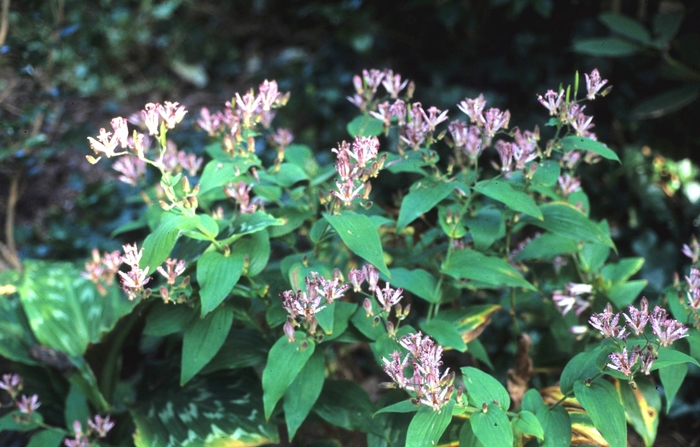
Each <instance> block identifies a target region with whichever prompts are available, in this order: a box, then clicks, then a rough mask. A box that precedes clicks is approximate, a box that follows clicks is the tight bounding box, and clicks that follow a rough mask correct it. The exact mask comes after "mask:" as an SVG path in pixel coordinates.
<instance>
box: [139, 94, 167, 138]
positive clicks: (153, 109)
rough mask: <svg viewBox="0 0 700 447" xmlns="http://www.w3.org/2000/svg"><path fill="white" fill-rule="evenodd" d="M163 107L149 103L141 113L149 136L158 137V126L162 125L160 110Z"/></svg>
mask: <svg viewBox="0 0 700 447" xmlns="http://www.w3.org/2000/svg"><path fill="white" fill-rule="evenodd" d="M161 108H162V106H161V105H160V104H154V103H152V102H149V103H148V104H146V106H145V107H144V109H143V110H142V111H141V116H142V118H143V123H144V124H145V125H146V128H147V129H148V134H149V135H155V136H158V132H159V129H158V126H159V125H160V113H159V111H160V109H161Z"/></svg>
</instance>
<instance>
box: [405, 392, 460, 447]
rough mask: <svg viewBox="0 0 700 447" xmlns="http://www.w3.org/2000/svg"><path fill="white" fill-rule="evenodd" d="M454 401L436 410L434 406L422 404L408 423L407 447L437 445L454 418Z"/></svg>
mask: <svg viewBox="0 0 700 447" xmlns="http://www.w3.org/2000/svg"><path fill="white" fill-rule="evenodd" d="M453 406H454V401H450V402H449V403H448V404H447V405H445V406H444V407H443V408H441V409H440V411H435V410H433V409H432V408H430V407H428V406H425V405H421V406H420V408H419V409H418V412H417V413H416V414H415V416H413V419H411V423H410V424H408V433H406V447H425V446H432V445H437V443H438V441H439V440H440V436H442V434H443V433H444V432H445V429H447V426H448V425H449V424H450V421H451V420H452V407H453Z"/></svg>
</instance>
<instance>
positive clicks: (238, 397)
mask: <svg viewBox="0 0 700 447" xmlns="http://www.w3.org/2000/svg"><path fill="white" fill-rule="evenodd" d="M149 372H150V373H151V374H152V376H153V379H151V380H154V382H153V384H152V387H146V386H144V389H154V391H153V392H152V393H149V394H147V395H145V396H142V397H140V398H139V400H138V404H137V405H136V406H135V407H134V408H133V409H132V410H131V416H132V418H133V421H134V424H135V425H136V432H135V433H134V444H135V445H136V446H137V447H179V446H184V445H193V446H194V445H197V446H204V447H218V446H222V445H235V446H240V447H253V446H260V445H267V444H276V443H278V442H279V435H278V434H277V428H276V426H275V424H274V423H270V422H267V421H265V419H264V417H263V408H262V401H261V398H260V396H261V395H262V390H261V389H260V382H259V380H258V379H257V378H256V377H255V374H254V373H253V372H252V371H249V370H223V371H219V372H216V373H213V374H209V375H207V376H205V377H202V376H199V377H195V378H194V379H193V380H191V381H190V382H189V383H188V384H187V385H185V386H184V387H180V385H179V383H178V381H177V376H173V375H163V374H162V371H158V370H152V371H149ZM155 380H157V381H155Z"/></svg>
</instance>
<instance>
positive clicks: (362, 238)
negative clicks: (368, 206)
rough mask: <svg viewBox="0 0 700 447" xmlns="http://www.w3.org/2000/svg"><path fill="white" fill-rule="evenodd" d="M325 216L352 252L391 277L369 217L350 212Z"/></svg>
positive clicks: (375, 230) (376, 233)
mask: <svg viewBox="0 0 700 447" xmlns="http://www.w3.org/2000/svg"><path fill="white" fill-rule="evenodd" d="M323 216H324V217H325V219H326V220H327V221H328V223H329V224H331V226H332V227H333V229H334V230H335V231H336V232H337V233H338V236H340V239H342V241H343V242H344V243H345V245H347V247H348V248H349V249H350V251H352V252H353V253H355V254H356V255H357V256H359V257H361V258H363V259H364V260H365V261H367V262H369V263H370V264H372V265H373V266H375V267H377V269H379V271H380V272H382V273H384V274H385V275H387V276H391V274H390V273H389V269H388V268H387V267H386V263H385V262H384V251H383V250H382V243H381V241H380V240H379V233H378V232H377V228H376V227H375V226H374V224H372V221H371V220H370V218H369V217H367V216H365V215H363V214H357V213H355V212H354V211H350V210H345V211H343V212H342V213H341V214H340V215H337V216H333V215H331V214H328V213H323Z"/></svg>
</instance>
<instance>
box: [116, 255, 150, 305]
mask: <svg viewBox="0 0 700 447" xmlns="http://www.w3.org/2000/svg"><path fill="white" fill-rule="evenodd" d="M123 248H124V256H122V262H123V263H125V264H126V265H128V266H129V267H131V270H129V271H128V272H126V273H125V272H122V271H119V272H117V273H119V276H120V277H121V279H122V289H124V291H125V292H126V294H127V295H128V296H129V299H130V300H133V299H135V298H137V297H140V296H144V295H145V294H148V293H150V290H149V291H148V292H146V289H144V286H145V285H146V284H147V283H148V282H149V281H150V280H151V278H150V277H149V276H148V269H149V266H146V268H145V269H142V268H140V267H139V262H140V261H141V256H143V247H141V249H139V248H137V247H136V244H134V245H129V244H126V245H124V246H123Z"/></svg>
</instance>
